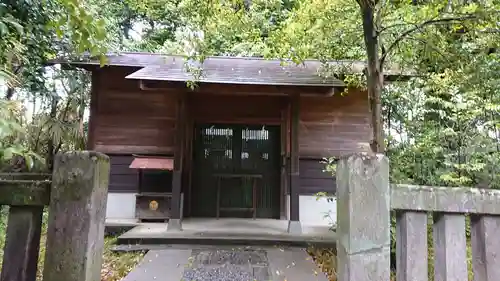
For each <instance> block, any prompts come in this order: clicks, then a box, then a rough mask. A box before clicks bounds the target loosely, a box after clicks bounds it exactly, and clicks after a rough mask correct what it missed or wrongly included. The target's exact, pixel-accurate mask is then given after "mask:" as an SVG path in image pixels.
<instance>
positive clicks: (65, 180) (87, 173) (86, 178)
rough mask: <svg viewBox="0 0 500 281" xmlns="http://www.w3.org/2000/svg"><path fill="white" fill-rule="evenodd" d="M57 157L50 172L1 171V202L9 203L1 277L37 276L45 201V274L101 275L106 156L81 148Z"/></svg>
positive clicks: (82, 279)
mask: <svg viewBox="0 0 500 281" xmlns="http://www.w3.org/2000/svg"><path fill="white" fill-rule="evenodd" d="M55 161H56V162H55V166H54V173H53V175H39V174H38V175H36V174H17V175H16V174H11V175H5V174H4V175H0V206H1V205H8V206H10V207H9V216H8V223H7V236H6V243H5V247H4V257H3V263H2V272H1V275H0V281H35V279H36V273H37V264H38V258H39V249H40V236H41V230H42V214H43V210H44V208H45V207H46V206H48V211H49V219H48V228H47V241H46V244H45V245H46V249H45V263H44V270H43V280H46V281H70V280H71V281H99V280H100V272H101V266H102V252H103V247H104V221H105V215H106V200H107V189H108V180H109V158H108V157H107V156H106V155H104V154H100V153H96V152H85V151H80V152H69V153H64V154H59V155H57V157H56V160H55Z"/></svg>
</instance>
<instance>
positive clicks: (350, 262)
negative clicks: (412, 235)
mask: <svg viewBox="0 0 500 281" xmlns="http://www.w3.org/2000/svg"><path fill="white" fill-rule="evenodd" d="M337 235H338V241H337V271H338V280H339V281H387V280H389V279H390V189H389V162H388V159H387V158H386V157H385V156H383V155H380V154H379V155H369V154H365V153H358V154H353V155H350V156H346V157H343V158H342V159H341V160H340V161H339V163H338V166H337Z"/></svg>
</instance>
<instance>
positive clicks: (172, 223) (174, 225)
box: [167, 219, 182, 231]
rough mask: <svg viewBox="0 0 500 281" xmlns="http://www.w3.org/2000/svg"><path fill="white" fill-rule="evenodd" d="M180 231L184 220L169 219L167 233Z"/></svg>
mask: <svg viewBox="0 0 500 281" xmlns="http://www.w3.org/2000/svg"><path fill="white" fill-rule="evenodd" d="M179 230H182V220H181V219H169V220H168V224H167V231H179Z"/></svg>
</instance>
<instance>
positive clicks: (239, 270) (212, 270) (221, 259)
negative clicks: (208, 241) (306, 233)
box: [182, 250, 270, 281]
mask: <svg viewBox="0 0 500 281" xmlns="http://www.w3.org/2000/svg"><path fill="white" fill-rule="evenodd" d="M191 258H192V261H193V263H192V264H191V266H190V268H188V269H186V270H185V271H184V274H183V279H182V280H185V281H202V280H203V281H226V280H227V281H229V280H231V281H232V280H238V281H268V280H269V277H270V273H269V268H268V265H269V263H268V261H267V256H266V252H265V251H263V250H231V251H229V250H194V251H193V254H192V256H191Z"/></svg>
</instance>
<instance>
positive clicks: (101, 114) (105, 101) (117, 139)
mask: <svg viewBox="0 0 500 281" xmlns="http://www.w3.org/2000/svg"><path fill="white" fill-rule="evenodd" d="M134 70H135V69H129V68H105V69H101V70H100V71H97V72H94V75H97V76H98V78H97V80H98V87H97V88H98V93H97V105H95V106H94V108H95V112H92V114H93V120H92V122H91V127H92V128H91V130H93V142H94V146H93V149H96V150H98V151H101V152H104V153H137V154H173V150H174V135H175V116H176V100H177V94H176V93H165V92H155V91H141V90H140V89H139V87H138V82H137V81H131V80H126V79H124V77H125V76H126V75H127V74H129V73H132V72H133V71H134Z"/></svg>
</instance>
